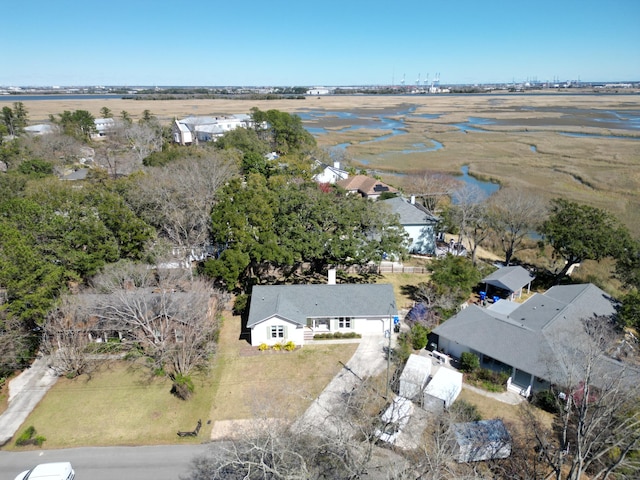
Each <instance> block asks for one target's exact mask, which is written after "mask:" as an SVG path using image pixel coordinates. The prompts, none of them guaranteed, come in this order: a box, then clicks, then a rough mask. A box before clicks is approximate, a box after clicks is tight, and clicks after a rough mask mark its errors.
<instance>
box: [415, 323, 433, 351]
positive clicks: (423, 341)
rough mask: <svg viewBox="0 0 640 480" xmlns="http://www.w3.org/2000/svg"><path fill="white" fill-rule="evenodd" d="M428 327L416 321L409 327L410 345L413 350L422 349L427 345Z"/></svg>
mask: <svg viewBox="0 0 640 480" xmlns="http://www.w3.org/2000/svg"><path fill="white" fill-rule="evenodd" d="M428 336H429V329H428V328H427V327H425V326H424V325H421V324H419V323H416V324H415V325H414V326H413V327H411V346H412V347H413V349H414V350H422V349H423V348H424V347H426V346H427V341H428Z"/></svg>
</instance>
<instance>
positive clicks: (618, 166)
mask: <svg viewBox="0 0 640 480" xmlns="http://www.w3.org/2000/svg"><path fill="white" fill-rule="evenodd" d="M24 104H25V107H26V109H27V112H28V115H29V119H30V121H31V123H38V122H42V121H46V120H47V119H48V117H49V115H50V114H54V115H55V114H57V113H62V112H63V111H64V110H70V111H73V110H77V109H83V110H88V111H89V112H91V113H92V114H93V115H94V116H100V109H101V108H102V107H105V106H106V107H108V108H109V109H110V110H111V111H112V112H113V113H114V115H118V114H119V113H120V112H122V111H123V110H125V111H127V112H128V113H129V114H130V115H131V116H132V118H134V119H136V118H139V117H140V116H141V114H142V112H143V111H144V110H149V111H151V112H152V113H153V114H154V115H156V116H157V117H158V118H159V119H160V120H161V121H162V122H166V123H169V122H170V121H172V119H174V118H180V117H183V116H186V115H223V114H233V113H248V112H249V111H250V109H251V108H252V107H258V108H259V109H261V110H269V109H277V110H281V111H286V112H291V113H297V114H299V115H300V116H301V117H302V118H303V122H304V124H305V125H306V126H307V127H309V128H312V129H313V130H312V131H314V134H315V135H316V138H317V140H318V144H319V145H320V146H323V147H327V148H330V147H335V146H336V145H341V147H340V148H342V149H344V157H345V159H347V160H348V161H349V162H350V163H351V164H352V165H354V166H356V167H359V168H367V169H369V170H373V171H376V172H378V173H379V174H381V175H382V176H383V178H384V179H385V180H386V181H388V182H390V183H393V184H394V185H396V186H399V187H402V184H403V181H404V179H405V178H406V175H410V174H415V173H417V172H420V171H424V170H430V171H437V172H447V173H452V174H459V173H460V168H461V167H462V166H463V165H468V166H469V169H470V174H472V175H474V176H476V177H479V178H483V179H492V180H494V181H497V182H499V183H500V184H501V185H504V186H513V187H516V188H521V189H527V190H531V191H533V192H537V193H539V194H540V195H542V196H544V197H545V198H553V197H557V196H564V197H567V198H569V199H572V200H575V201H578V202H583V203H588V204H591V205H594V206H597V207H601V208H606V209H607V210H609V211H611V212H613V213H614V214H616V215H617V216H618V217H619V218H620V219H621V220H622V221H623V222H625V223H626V224H627V225H628V227H629V228H630V229H631V230H632V232H633V233H634V234H635V235H636V236H639V235H640V222H638V214H637V212H638V211H640V95H638V94H635V93H632V94H607V95H597V94H593V95H589V94H580V95H575V94H565V93H561V92H558V93H552V94H487V95H435V96H433V95H431V96H423V95H411V96H409V95H407V96H373V95H372V96H366V95H362V96H358V95H353V96H323V97H307V98H306V99H303V100H300V99H296V100H262V101H254V100H222V99H221V100H197V99H194V100H121V99H106V100H68V101H67V100H44V101H26V102H24ZM5 105H8V106H11V105H12V100H11V98H10V97H9V98H6V99H5V98H0V108H1V107H3V106H5Z"/></svg>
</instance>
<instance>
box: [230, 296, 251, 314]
mask: <svg viewBox="0 0 640 480" xmlns="http://www.w3.org/2000/svg"><path fill="white" fill-rule="evenodd" d="M248 302H249V295H247V294H246V293H243V294H242V295H238V296H237V297H236V299H235V301H234V302H233V314H234V315H242V314H243V313H244V311H245V309H246V308H247V304H248Z"/></svg>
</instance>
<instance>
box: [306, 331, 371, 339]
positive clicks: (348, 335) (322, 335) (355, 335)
mask: <svg viewBox="0 0 640 480" xmlns="http://www.w3.org/2000/svg"><path fill="white" fill-rule="evenodd" d="M360 337H362V335H360V334H359V333H356V332H334V333H316V334H315V335H314V336H313V339H314V340H332V339H341V338H360Z"/></svg>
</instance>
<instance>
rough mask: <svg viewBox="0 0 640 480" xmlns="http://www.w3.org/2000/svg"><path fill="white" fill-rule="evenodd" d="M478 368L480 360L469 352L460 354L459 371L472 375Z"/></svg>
mask: <svg viewBox="0 0 640 480" xmlns="http://www.w3.org/2000/svg"><path fill="white" fill-rule="evenodd" d="M478 368H480V358H478V356H477V355H476V354H474V353H471V352H462V355H461V356H460V370H462V371H463V372H467V373H473V372H475V371H476V370H477V369H478Z"/></svg>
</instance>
